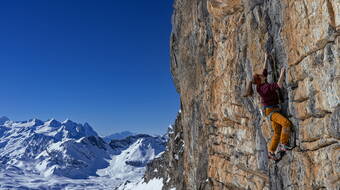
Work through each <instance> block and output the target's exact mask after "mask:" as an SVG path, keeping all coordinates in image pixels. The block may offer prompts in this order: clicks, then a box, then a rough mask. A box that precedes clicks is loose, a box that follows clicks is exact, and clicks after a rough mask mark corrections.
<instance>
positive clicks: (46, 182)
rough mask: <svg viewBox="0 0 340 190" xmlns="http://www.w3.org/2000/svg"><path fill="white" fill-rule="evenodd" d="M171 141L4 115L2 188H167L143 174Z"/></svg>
mask: <svg viewBox="0 0 340 190" xmlns="http://www.w3.org/2000/svg"><path fill="white" fill-rule="evenodd" d="M165 143H166V137H164V136H163V137H162V136H150V135H144V134H140V135H133V136H128V137H126V138H123V139H113V140H112V141H110V142H109V143H107V142H105V141H104V140H103V139H102V138H101V137H99V136H98V134H97V133H96V132H95V131H94V130H93V129H92V127H91V126H90V125H89V124H87V123H85V124H84V125H82V124H78V123H75V122H73V121H71V120H66V121H64V122H59V121H56V120H54V119H51V120H48V121H45V122H43V121H41V120H38V119H32V120H29V121H21V122H15V121H11V120H9V119H8V118H6V117H2V118H0V182H1V183H0V189H1V190H2V189H20V190H25V189H30V190H31V189H39V190H40V189H53V190H59V189H70V190H71V189H72V190H73V189H74V190H76V189H81V190H83V189H93V190H100V189H103V190H105V189H119V190H129V189H136V190H138V189H145V190H146V189H148V190H153V189H161V188H162V186H163V184H162V180H161V179H154V180H151V181H150V182H149V183H148V184H146V183H143V182H142V181H143V179H142V177H143V174H144V172H145V169H146V168H145V167H146V164H147V163H149V162H150V161H151V160H153V159H154V158H156V157H158V156H160V155H161V154H162V153H163V152H164V150H165Z"/></svg>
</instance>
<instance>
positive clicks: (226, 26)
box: [146, 0, 340, 190]
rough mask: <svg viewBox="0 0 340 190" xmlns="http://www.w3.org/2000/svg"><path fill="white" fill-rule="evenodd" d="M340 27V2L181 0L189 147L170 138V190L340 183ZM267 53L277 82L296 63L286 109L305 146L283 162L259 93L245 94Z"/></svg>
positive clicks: (177, 34)
mask: <svg viewBox="0 0 340 190" xmlns="http://www.w3.org/2000/svg"><path fill="white" fill-rule="evenodd" d="M339 33H340V1H338V0H310V1H306V0H296V1H290V0H266V1H264V0H175V2H174V13H173V31H172V35H171V71H172V74H173V80H174V82H175V85H176V88H177V91H178V92H179V93H180V99H181V113H180V116H179V117H180V120H177V122H176V125H175V130H179V131H177V132H176V133H180V134H181V135H180V137H181V142H182V141H183V145H184V146H183V148H184V150H183V152H182V153H181V154H174V152H179V148H178V147H177V148H176V146H178V145H176V143H177V141H178V142H179V140H177V141H176V140H175V137H176V136H174V135H173V136H170V140H169V143H168V150H167V152H166V153H165V154H164V155H163V157H162V158H163V160H162V161H161V163H162V164H163V165H165V166H167V168H166V169H163V170H162V171H160V172H159V175H162V177H163V179H164V183H165V185H164V189H170V188H173V187H176V188H177V190H181V189H187V190H196V189H204V190H206V189H207V190H208V189H209V190H210V189H214V190H215V189H216V190H221V189H274V190H281V189H285V190H286V189H340V151H339V150H340V143H339V142H340V46H339V45H340V38H339ZM265 53H268V55H269V60H268V62H269V67H268V69H269V82H273V81H277V79H278V75H279V71H280V68H281V67H286V68H287V69H286V70H287V72H286V78H285V84H284V88H283V89H282V90H281V91H280V94H281V96H282V97H283V98H282V99H283V100H282V111H283V113H284V114H285V115H286V116H287V117H288V118H289V119H290V121H292V123H293V125H294V126H293V131H292V135H291V139H290V143H291V145H292V146H294V147H295V148H294V149H293V150H292V151H290V152H288V154H286V155H285V156H284V157H283V159H282V160H281V161H280V162H278V163H274V162H272V161H271V160H268V159H267V142H268V141H269V140H270V138H271V135H272V132H271V129H270V126H269V125H267V122H266V121H265V120H264V118H263V117H262V115H261V105H260V102H259V97H258V95H255V96H253V97H248V98H243V97H242V96H241V95H242V93H243V91H244V90H245V83H246V81H250V80H251V78H252V75H253V74H255V73H260V72H261V65H262V63H263V61H264V58H265ZM176 126H177V127H176ZM177 138H178V137H177ZM176 155H177V157H175V156H176ZM157 161H158V162H160V159H158V160H156V161H155V162H157ZM154 165H157V164H155V163H153V164H150V168H149V170H148V172H147V173H146V177H147V178H146V179H147V180H148V179H149V178H151V177H152V176H154V177H155V176H157V175H156V174H154V173H152V172H151V170H152V167H156V166H154ZM158 171H159V170H158ZM150 176H151V177H150Z"/></svg>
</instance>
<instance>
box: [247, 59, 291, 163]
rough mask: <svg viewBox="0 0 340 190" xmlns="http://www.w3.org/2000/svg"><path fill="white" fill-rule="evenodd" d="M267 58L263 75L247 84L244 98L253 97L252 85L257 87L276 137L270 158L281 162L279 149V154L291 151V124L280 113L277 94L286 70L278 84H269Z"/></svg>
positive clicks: (270, 146)
mask: <svg viewBox="0 0 340 190" xmlns="http://www.w3.org/2000/svg"><path fill="white" fill-rule="evenodd" d="M266 66H267V56H266V57H265V61H264V65H263V70H262V71H263V72H262V74H255V75H254V76H253V80H252V81H250V82H249V83H248V84H247V89H246V94H245V95H243V96H244V97H247V96H252V95H253V89H252V84H255V85H256V91H257V92H258V93H259V95H260V96H261V103H262V106H263V112H264V115H265V116H266V117H267V119H268V120H269V121H271V123H272V128H273V130H274V135H273V137H272V140H271V143H270V145H269V147H268V149H269V150H268V157H269V158H270V159H273V160H279V158H278V157H277V156H276V155H275V151H276V149H277V148H278V152H281V153H282V152H283V153H284V152H286V151H287V150H289V149H291V148H290V147H289V146H288V140H289V136H290V128H291V126H292V124H291V122H290V121H289V120H288V119H287V118H286V117H284V116H283V115H282V114H281V113H280V106H279V97H278V94H277V92H276V90H277V89H279V88H282V87H283V79H284V78H283V77H284V73H285V68H282V69H281V72H280V77H279V80H278V82H274V83H268V82H267V75H268V72H267V69H266Z"/></svg>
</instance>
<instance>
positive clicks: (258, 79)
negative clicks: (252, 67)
mask: <svg viewBox="0 0 340 190" xmlns="http://www.w3.org/2000/svg"><path fill="white" fill-rule="evenodd" d="M265 82H266V77H265V76H264V75H260V74H255V75H254V76H253V83H254V84H256V85H257V86H259V85H261V84H263V83H265Z"/></svg>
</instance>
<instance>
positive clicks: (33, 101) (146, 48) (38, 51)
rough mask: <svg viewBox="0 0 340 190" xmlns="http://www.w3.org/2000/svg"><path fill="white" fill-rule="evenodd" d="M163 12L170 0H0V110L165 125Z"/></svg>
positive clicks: (117, 125) (121, 126)
mask: <svg viewBox="0 0 340 190" xmlns="http://www.w3.org/2000/svg"><path fill="white" fill-rule="evenodd" d="M171 14H172V1H171V0H153V1H151V0H144V1H140V0H130V1H115V0H39V1H38V0H32V1H27V0H11V1H0V25H1V30H0V64H1V67H0V84H1V91H0V115H5V116H7V117H9V118H10V119H12V120H27V119H30V118H39V119H42V120H47V119H49V118H56V119H58V120H64V119H66V118H70V119H71V120H74V121H76V122H82V123H83V122H86V121H87V122H89V123H90V124H91V125H92V126H93V127H94V128H95V130H96V131H97V132H99V133H100V134H101V135H107V134H110V133H113V132H119V131H123V130H130V131H134V132H145V133H152V134H162V133H164V132H166V128H167V127H168V125H169V124H170V123H172V122H173V121H174V119H175V117H176V114H177V111H178V107H179V96H178V94H177V92H176V90H175V88H174V85H173V82H172V79H171V74H170V65H169V64H170V63H169V60H170V58H169V36H170V32H171Z"/></svg>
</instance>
